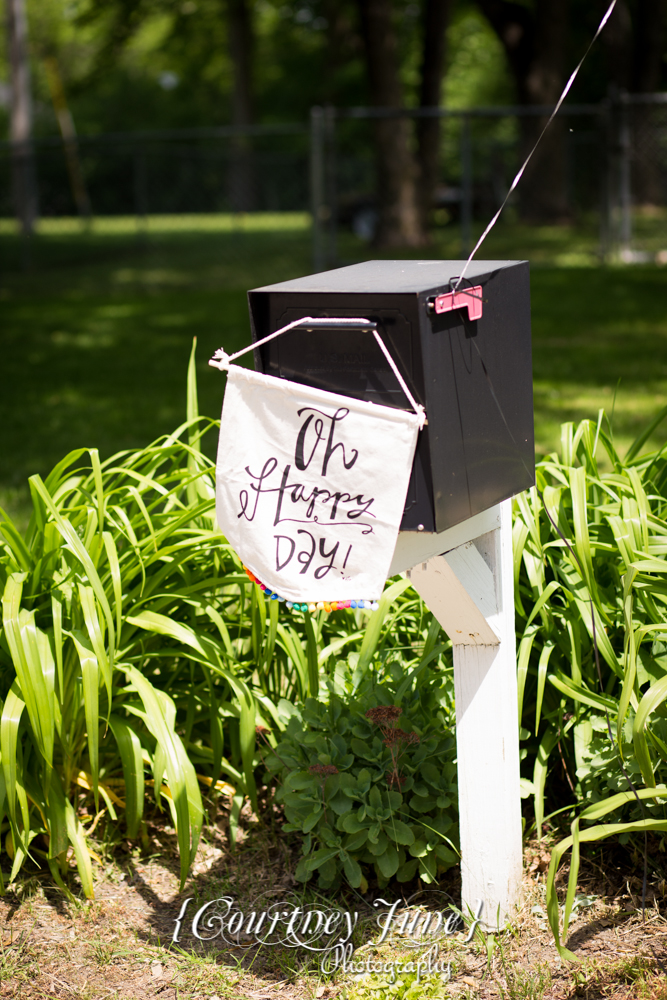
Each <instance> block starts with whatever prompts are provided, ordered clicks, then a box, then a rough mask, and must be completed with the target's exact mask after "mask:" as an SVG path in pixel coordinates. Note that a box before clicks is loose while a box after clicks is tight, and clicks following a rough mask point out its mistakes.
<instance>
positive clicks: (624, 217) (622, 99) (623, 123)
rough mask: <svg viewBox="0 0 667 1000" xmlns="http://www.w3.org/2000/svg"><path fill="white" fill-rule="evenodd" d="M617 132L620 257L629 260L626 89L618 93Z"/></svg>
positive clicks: (629, 228)
mask: <svg viewBox="0 0 667 1000" xmlns="http://www.w3.org/2000/svg"><path fill="white" fill-rule="evenodd" d="M618 111H619V125H618V128H619V133H618V139H619V142H618V145H619V153H620V164H619V166H620V169H619V203H620V209H621V220H620V221H621V227H620V228H621V232H620V238H621V239H620V242H621V247H620V251H621V259H622V260H626V261H627V260H629V259H630V254H631V252H632V250H631V243H632V179H631V172H630V157H631V153H632V151H631V148H630V102H629V100H628V94H627V92H626V91H624V90H623V91H621V93H620V94H619V108H618Z"/></svg>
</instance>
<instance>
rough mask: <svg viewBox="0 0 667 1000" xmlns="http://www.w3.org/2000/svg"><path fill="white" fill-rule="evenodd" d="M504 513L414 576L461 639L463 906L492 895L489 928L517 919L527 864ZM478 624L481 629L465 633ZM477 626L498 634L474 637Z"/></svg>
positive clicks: (457, 664)
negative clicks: (515, 913)
mask: <svg viewBox="0 0 667 1000" xmlns="http://www.w3.org/2000/svg"><path fill="white" fill-rule="evenodd" d="M496 512H497V523H498V527H496V528H495V529H493V530H489V531H486V532H484V533H483V534H482V535H480V536H479V537H477V538H476V539H475V542H474V546H470V545H463V546H459V547H457V548H456V549H455V550H453V551H451V552H448V553H447V554H446V556H444V557H442V556H440V557H435V558H434V559H431V560H429V561H428V562H427V563H426V566H425V567H424V566H422V565H420V566H418V567H415V568H414V569H413V570H412V572H411V573H410V577H411V579H412V581H413V584H414V586H415V588H416V589H417V591H418V592H419V593H420V594H421V596H422V597H423V598H424V600H425V601H426V603H427V604H428V606H429V607H430V608H431V610H432V611H433V613H434V614H435V616H436V618H437V619H438V621H439V622H440V623H441V625H442V626H443V628H444V629H445V631H446V632H447V634H448V635H449V637H450V639H451V640H452V642H453V644H454V685H455V696H456V742H457V750H458V783H459V816H460V833H461V855H462V860H461V869H462V881H463V885H462V893H461V895H462V904H463V908H464V911H466V912H468V911H470V912H471V913H474V914H477V912H478V906H479V901H480V900H483V904H484V906H483V910H482V914H481V916H482V925H483V926H484V927H485V928H486V929H487V930H494V929H496V928H499V927H503V926H504V924H505V923H506V921H507V919H508V918H509V917H511V915H512V912H513V909H514V906H515V904H516V903H518V901H519V896H520V888H521V869H522V844H521V839H522V838H521V799H520V786H519V731H518V730H519V720H518V710H517V684H516V639H515V633H514V593H513V590H514V573H513V564H512V519H511V501H509V500H507V501H504V502H503V503H502V504H499V506H498V507H497V508H496ZM472 548H474V550H475V552H476V553H477V556H479V559H478V558H476V556H475V555H472ZM480 559H481V561H482V562H483V563H484V565H485V566H486V567H487V569H488V574H485V573H484V571H483V570H482V569H481V567H480ZM444 566H446V569H444V568H443V567H444ZM489 575H490V576H491V579H492V580H493V590H492V591H491V592H490V590H489ZM462 590H465V591H467V594H468V596H469V598H470V601H469V602H468V603H466V602H465V601H464V600H463V597H462V593H461V592H462ZM471 604H472V605H473V609H471V606H470V605H471ZM475 615H477V618H476V619H475V618H474V616H475ZM480 619H482V620H483V621H484V622H485V627H486V629H487V630H488V631H486V632H484V633H483V632H482V626H481V625H480ZM464 621H465V622H466V623H467V624H466V626H465V627H464V628H462V629H461V628H460V626H461V624H462V623H463V622H464ZM472 621H476V624H477V627H476V628H473V627H471V629H470V631H468V632H466V628H467V626H468V625H469V624H470V622H472ZM457 622H458V624H457ZM471 632H472V633H473V634H474V633H475V632H478V633H479V636H480V638H482V635H484V636H486V637H488V635H489V633H491V635H492V636H493V639H492V640H491V641H488V642H487V641H481V642H480V641H479V639H477V637H475V641H471Z"/></svg>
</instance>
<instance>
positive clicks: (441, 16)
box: [417, 0, 453, 229]
mask: <svg viewBox="0 0 667 1000" xmlns="http://www.w3.org/2000/svg"><path fill="white" fill-rule="evenodd" d="M452 6H453V5H452V0H424V7H423V16H422V24H423V29H422V58H421V74H420V75H421V80H420V84H419V106H420V107H422V108H429V107H440V104H441V102H442V81H443V76H444V73H445V61H446V56H447V28H448V27H449V22H450V18H451V12H452ZM440 124H441V122H440V118H435V117H434V118H419V119H418V120H417V136H418V140H419V146H418V149H419V206H420V209H421V213H422V225H423V226H424V228H425V229H427V228H428V226H429V224H430V221H431V213H432V210H433V206H434V203H435V193H436V188H437V186H438V180H439V177H440V164H441V152H442V150H441V146H442V129H441V127H440Z"/></svg>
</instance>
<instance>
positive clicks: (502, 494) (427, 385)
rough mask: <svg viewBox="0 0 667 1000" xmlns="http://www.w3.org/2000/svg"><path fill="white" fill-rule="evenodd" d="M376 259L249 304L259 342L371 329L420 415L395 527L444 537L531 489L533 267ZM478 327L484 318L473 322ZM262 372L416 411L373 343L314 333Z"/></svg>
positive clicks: (256, 293) (283, 287)
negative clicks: (323, 322)
mask: <svg viewBox="0 0 667 1000" xmlns="http://www.w3.org/2000/svg"><path fill="white" fill-rule="evenodd" d="M464 263H465V262H464V261H460V260H445V261H442V260H372V261H367V262H366V263H363V264H354V265H352V266H351V267H341V268H338V269H337V270H335V271H324V272H322V273H320V274H313V275H309V276H308V277H305V278H297V279H295V280H294V281H283V282H280V283H279V284H276V285H267V286H266V287H264V288H255V289H253V290H252V291H250V292H249V293H248V299H249V306H250V320H251V326H252V336H253V340H260V339H261V338H262V337H266V336H267V335H268V334H270V333H272V332H273V331H274V330H277V329H279V328H280V327H283V326H286V325H287V324H289V323H292V322H294V321H295V320H298V319H301V318H303V317H316V318H320V319H326V318H334V317H335V318H339V319H344V318H346V317H363V318H364V319H367V320H371V321H373V322H374V323H376V324H377V330H378V333H379V334H380V336H381V337H382V340H383V342H384V343H385V345H386V346H387V348H388V350H389V352H390V353H391V355H392V356H393V358H394V360H395V362H396V364H397V367H398V369H399V371H400V372H401V374H402V376H403V378H404V379H405V381H406V382H407V384H408V386H409V387H410V390H411V391H412V394H413V396H414V397H415V399H416V400H417V401H418V402H420V403H422V404H423V405H424V407H425V408H426V415H427V421H428V423H427V425H426V426H425V427H424V429H423V431H422V432H421V433H420V435H419V441H418V444H417V452H416V455H415V461H414V466H413V470H412V478H411V481H410V487H409V490H408V495H407V499H406V506H405V513H404V515H403V521H402V524H401V530H403V531H444V530H445V529H446V528H449V527H451V526H452V525H454V524H458V523H459V522H460V521H463V520H465V519H466V518H468V517H471V516H472V515H473V514H477V513H478V512H479V511H482V510H485V509H486V508H488V507H491V506H492V505H493V504H496V503H499V502H500V501H501V500H505V499H507V497H510V496H513V495H515V494H516V493H520V492H521V491H522V490H525V489H527V488H528V487H530V486H532V485H533V484H534V481H535V453H534V442H533V382H532V365H531V343H530V290H529V273H528V262H527V261H507V260H504V261H477V262H473V263H472V264H471V265H470V266H469V267H468V269H467V271H466V275H465V279H464V280H463V281H462V282H461V283H460V285H459V286H458V290H457V291H456V293H455V294H454V295H453V294H452V292H453V291H454V290H455V289H456V285H457V278H458V276H459V275H460V274H461V271H462V270H463V267H464ZM475 317H476V318H475ZM255 367H256V369H257V371H261V372H264V373H266V374H269V375H275V376H277V377H279V378H286V379H291V380H292V381H294V382H301V383H304V384H306V385H311V386H315V387H317V388H320V389H326V390H329V391H330V392H338V393H342V394H343V395H346V396H353V397H355V398H357V399H366V400H372V401H373V402H376V403H383V404H385V405H387V406H396V407H400V408H402V409H410V404H409V403H408V401H407V399H406V397H405V394H404V393H403V391H402V389H401V387H400V385H399V383H398V380H397V379H396V376H395V374H394V373H393V372H392V370H391V368H390V366H389V364H388V362H387V360H386V358H385V357H384V355H383V353H382V351H381V349H380V347H379V346H378V344H377V343H376V341H375V338H374V336H373V333H372V332H371V331H369V330H368V329H362V328H361V327H359V326H357V327H353V328H341V327H340V326H339V327H338V328H336V327H334V326H333V325H332V327H331V328H327V327H326V326H320V325H318V326H317V327H316V328H313V327H311V328H310V329H308V326H307V324H305V325H304V326H303V327H296V328H294V329H292V330H289V331H288V332H286V333H284V334H282V335H281V336H280V337H277V338H275V339H274V340H272V341H270V342H269V343H267V344H264V345H263V346H262V347H260V348H255Z"/></svg>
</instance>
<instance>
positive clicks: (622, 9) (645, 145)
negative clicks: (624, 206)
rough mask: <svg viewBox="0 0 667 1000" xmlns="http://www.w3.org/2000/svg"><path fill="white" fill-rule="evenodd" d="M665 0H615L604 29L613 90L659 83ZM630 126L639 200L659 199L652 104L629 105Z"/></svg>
mask: <svg viewBox="0 0 667 1000" xmlns="http://www.w3.org/2000/svg"><path fill="white" fill-rule="evenodd" d="M666 29H667V0H636V2H635V3H631V2H627V0H618V3H617V4H616V7H615V9H614V12H613V14H612V16H611V18H610V19H609V25H608V27H607V29H606V30H605V32H604V34H603V43H604V46H605V49H606V51H607V56H608V59H607V72H608V77H609V81H610V83H611V84H612V85H613V87H614V88H615V90H616V91H630V92H631V93H633V94H650V93H653V92H654V91H656V90H659V89H660V88H661V86H662V85H663V83H664V73H665V35H666ZM632 124H633V126H634V133H635V134H634V148H635V150H636V156H635V159H634V162H633V190H634V194H635V197H636V198H637V201H638V202H640V203H641V204H654V205H655V204H659V203H660V202H661V201H662V197H663V195H662V186H663V185H662V177H661V171H660V159H661V154H662V151H661V149H660V148H659V146H658V141H659V140H658V138H657V135H656V129H655V126H654V114H653V108H651V106H650V105H642V104H638V105H636V106H635V107H633V109H632Z"/></svg>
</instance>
